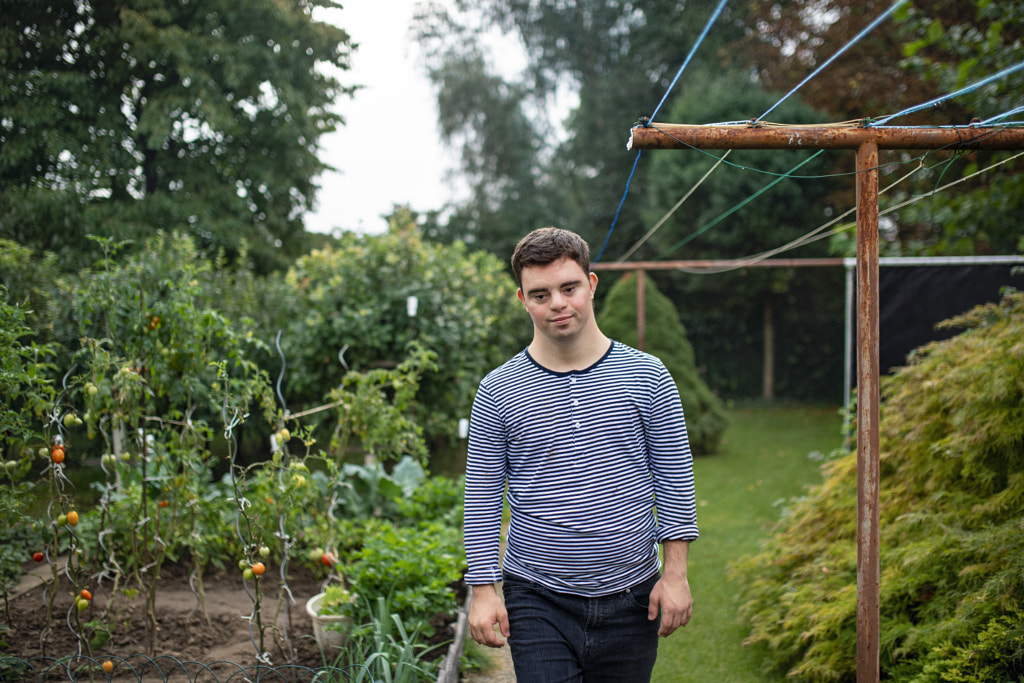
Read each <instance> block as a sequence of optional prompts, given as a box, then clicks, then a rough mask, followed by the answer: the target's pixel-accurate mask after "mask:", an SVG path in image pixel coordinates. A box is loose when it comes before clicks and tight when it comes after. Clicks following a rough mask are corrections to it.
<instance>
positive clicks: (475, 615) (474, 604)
mask: <svg viewBox="0 0 1024 683" xmlns="http://www.w3.org/2000/svg"><path fill="white" fill-rule="evenodd" d="M495 624H497V625H498V628H499V629H500V630H501V634H502V635H503V636H505V637H506V638H508V612H506V611H505V602H504V601H503V600H502V599H501V596H499V595H498V591H497V589H496V588H495V586H494V584H492V583H487V584H483V585H480V586H473V600H472V601H471V602H470V604H469V635H471V636H472V637H473V640H475V641H476V642H478V643H480V644H481V645H486V646H487V647H502V646H503V645H504V644H505V641H504V640H502V639H501V638H499V637H498V634H497V633H495V631H494V626H495Z"/></svg>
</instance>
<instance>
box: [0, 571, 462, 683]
mask: <svg viewBox="0 0 1024 683" xmlns="http://www.w3.org/2000/svg"><path fill="white" fill-rule="evenodd" d="M50 571H51V568H50V567H49V566H47V565H35V566H33V567H32V568H31V571H30V572H29V573H28V574H26V576H25V577H24V579H23V580H22V582H21V586H20V587H19V589H18V590H17V591H16V592H15V595H14V596H13V597H12V598H11V599H10V600H9V602H8V605H7V611H6V614H3V615H2V618H3V622H4V623H6V624H8V625H9V626H10V627H11V628H10V630H9V631H8V632H7V633H6V635H5V634H3V633H0V640H6V641H7V643H8V644H9V647H7V648H6V649H4V650H0V653H4V654H8V655H12V656H14V657H17V658H19V659H23V660H31V659H34V658H38V657H43V656H46V657H65V656H68V655H73V654H76V653H78V652H79V651H81V653H82V654H87V650H86V647H85V645H84V644H81V643H80V641H79V639H78V638H77V637H76V636H75V634H74V633H73V632H72V631H71V629H70V628H69V627H68V617H69V615H72V616H71V619H72V622H71V623H74V621H73V619H74V617H73V612H71V611H70V610H73V609H74V607H73V602H74V596H75V594H76V593H77V590H80V589H81V588H83V587H85V588H88V589H89V590H90V591H91V592H92V596H93V600H92V603H91V604H90V606H89V608H88V609H86V610H85V611H84V612H81V613H79V620H80V622H81V623H85V622H89V621H92V620H99V619H100V618H101V617H102V615H103V613H104V610H105V608H106V606H107V604H108V601H109V600H110V599H111V594H110V593H111V584H110V582H109V581H105V582H103V583H102V584H98V583H96V582H94V581H92V582H89V584H90V585H88V586H84V585H83V586H80V587H77V589H73V587H72V586H71V585H70V583H69V582H68V581H67V579H66V577H65V576H64V575H63V573H61V581H60V583H59V585H58V587H57V591H56V598H55V607H54V610H53V613H54V615H55V616H54V617H52V618H51V620H50V621H49V624H50V631H49V634H48V637H47V638H46V643H45V650H44V649H43V647H42V644H41V642H40V641H41V639H40V634H41V633H42V632H43V629H44V627H45V626H46V625H47V619H46V614H47V606H46V602H47V599H48V595H49V593H50V589H49V587H48V585H47V584H46V583H45V580H46V579H48V578H49V576H50ZM272 574H274V572H273V571H272V570H268V571H267V573H266V574H264V576H263V577H262V578H261V579H260V584H261V589H262V593H263V596H264V597H263V614H264V615H265V616H264V620H265V621H269V622H270V624H271V625H277V626H278V628H279V629H280V626H281V624H282V623H284V624H285V625H286V627H287V634H288V639H287V641H286V640H284V639H283V638H280V637H277V638H275V637H274V636H273V635H271V631H272V630H271V629H267V630H266V632H265V633H266V636H265V641H264V642H265V645H264V649H265V650H266V651H268V652H269V653H270V662H271V664H272V665H274V666H281V665H285V664H294V665H298V666H303V667H308V668H317V667H320V666H323V665H324V658H323V655H322V654H321V651H320V648H319V647H318V646H317V644H316V641H315V639H314V638H313V624H312V622H311V620H310V618H309V616H308V615H307V614H306V608H305V604H306V600H307V599H308V598H310V597H312V596H313V595H315V594H316V593H318V592H320V586H321V584H320V582H319V581H318V580H317V578H316V577H315V576H314V575H313V574H312V572H311V571H310V570H309V569H308V568H305V567H298V568H296V569H294V570H293V571H291V572H289V577H288V588H289V589H290V591H291V594H292V596H293V598H294V600H293V601H287V602H288V603H289V604H287V613H285V612H284V611H282V612H278V603H279V601H278V595H279V594H280V592H281V590H280V587H281V582H280V580H279V578H278V577H277V576H272ZM202 586H203V594H204V596H205V600H204V601H203V602H204V603H205V614H204V612H203V609H202V608H201V606H200V605H201V603H200V600H199V596H198V594H197V591H198V585H197V582H196V581H195V580H192V581H190V576H189V571H188V570H187V569H185V568H183V567H180V566H176V565H171V566H164V567H163V568H162V569H161V572H160V579H159V583H158V588H157V594H156V609H155V614H156V621H157V627H156V632H155V638H154V641H155V647H154V648H153V651H152V652H150V650H149V642H150V628H149V627H148V618H147V614H146V600H145V597H144V596H142V595H139V596H137V597H136V598H135V599H133V600H130V601H129V600H127V599H124V600H123V602H122V604H121V605H120V606H119V608H118V609H117V611H116V616H115V614H114V612H113V610H112V611H111V614H110V616H108V617H107V619H106V621H107V622H108V624H109V626H110V627H111V628H110V630H111V636H110V638H109V640H107V642H106V643H104V644H103V645H102V646H100V647H98V648H96V649H95V651H94V652H93V653H92V656H93V658H94V659H95V660H97V661H100V662H102V661H104V660H106V659H108V658H110V659H112V660H113V659H114V658H122V659H124V660H126V661H127V662H128V664H131V665H132V667H133V668H135V669H138V668H139V667H140V666H142V662H144V661H145V659H144V658H143V657H139V655H150V656H151V657H153V658H154V659H157V661H158V662H161V664H160V666H161V669H162V670H164V671H167V670H169V668H170V667H173V666H174V665H175V662H174V660H177V661H180V662H186V661H191V662H199V663H202V664H205V665H207V666H209V667H210V668H211V669H212V670H213V672H214V673H215V674H216V675H217V677H218V679H219V680H226V679H227V678H229V677H230V676H231V675H232V674H237V673H238V671H239V667H242V668H249V667H253V666H256V665H257V664H258V661H257V647H256V644H255V643H258V642H259V634H258V630H257V629H255V628H252V629H251V628H250V624H251V620H250V618H249V617H250V615H251V614H252V613H253V605H254V602H253V598H252V597H251V596H250V594H251V591H252V590H253V586H254V584H253V582H252V581H249V582H248V592H247V590H246V586H245V582H243V579H242V576H241V572H239V571H237V570H235V571H214V570H210V571H209V572H208V573H206V574H205V575H204V576H203V578H202ZM193 588H196V590H193ZM453 616H454V615H453ZM453 621H454V618H452V619H446V618H444V617H442V616H441V615H438V616H437V617H435V618H434V619H432V620H431V624H432V626H434V627H435V630H436V632H437V634H438V636H437V640H439V641H441V640H447V639H450V638H451V634H450V633H451V630H452V629H451V628H449V626H450V624H452V623H453ZM288 643H290V647H289V645H288ZM80 648H81V650H80ZM439 650H440V652H439V654H443V651H444V648H440V649H439ZM161 656H165V657H166V658H165V659H163V660H161V659H159V657H161ZM171 658H173V659H171ZM116 666H117V667H118V668H121V667H123V666H126V665H125V664H123V663H122V662H119V661H117V662H116ZM155 673H156V672H154V674H155ZM115 674H116V672H115ZM0 678H2V675H0ZM115 678H116V675H115ZM158 678H160V677H159V675H156V676H154V680H157V679H158ZM147 680H148V679H147Z"/></svg>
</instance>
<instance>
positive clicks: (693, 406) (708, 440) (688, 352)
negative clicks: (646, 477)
mask: <svg viewBox="0 0 1024 683" xmlns="http://www.w3.org/2000/svg"><path fill="white" fill-rule="evenodd" d="M644 309H645V312H646V320H647V326H646V336H645V338H646V342H647V343H646V344H645V348H644V350H645V351H647V352H648V353H651V354H653V355H655V356H657V357H658V358H659V359H660V360H661V362H662V363H664V364H665V367H666V368H667V369H668V371H669V373H670V374H671V375H672V379H674V380H675V382H676V388H677V389H679V398H680V400H681V401H682V404H683V412H684V413H685V415H686V431H687V434H688V436H689V438H690V447H691V448H692V450H693V452H694V453H695V454H708V453H714V452H715V451H716V450H718V445H719V443H721V440H722V434H723V433H724V432H725V428H726V426H727V420H726V416H725V406H723V405H722V402H721V400H720V399H719V398H718V397H717V396H715V394H714V393H712V391H711V389H709V388H708V385H707V384H705V383H704V380H703V379H702V378H701V376H700V372H699V370H698V366H697V360H696V356H695V355H694V352H693V346H691V345H690V340H689V339H687V336H686V328H685V327H683V323H682V322H681V321H680V320H679V313H678V312H677V311H676V307H675V306H674V305H673V304H672V302H671V301H670V300H669V299H668V297H666V296H665V295H664V294H662V293H661V292H659V291H658V288H657V287H656V286H655V284H654V282H653V281H652V280H651V279H650V278H646V279H645V282H644ZM598 322H599V324H600V326H601V329H602V330H603V331H604V332H605V334H607V335H609V336H611V337H612V338H613V339H617V340H619V341H621V342H622V343H624V344H629V345H631V346H634V347H635V346H636V345H637V307H636V275H634V274H632V273H630V274H627V275H624V276H622V277H621V278H619V280H618V281H617V282H616V283H615V284H614V285H612V288H611V291H609V293H608V296H607V298H606V300H605V303H604V306H603V307H602V309H601V314H600V316H599V317H598Z"/></svg>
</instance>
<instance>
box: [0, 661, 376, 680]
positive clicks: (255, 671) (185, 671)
mask: <svg viewBox="0 0 1024 683" xmlns="http://www.w3.org/2000/svg"><path fill="white" fill-rule="evenodd" d="M0 681H2V682H3V683H8V682H10V683H13V682H14V681H18V682H22V681H24V682H28V681H75V682H77V681H147V683H148V682H150V681H190V682H191V681H195V682H196V683H199V682H200V681H202V682H203V683H227V681H233V682H236V683H242V682H245V683H249V682H251V683H263V682H266V683H277V682H279V681H280V682H281V683H300V682H301V681H310V682H314V681H315V682H316V683H355V682H356V681H363V682H365V683H373V678H372V676H371V675H370V672H369V669H367V668H366V667H365V666H346V667H344V668H337V667H331V666H324V667H320V668H316V669H311V668H309V667H305V666H296V665H291V664H285V665H281V666H266V665H263V664H259V665H253V666H248V667H246V666H242V665H240V664H236V663H234V662H227V661H219V662H212V663H210V664H202V663H200V662H192V661H185V662H183V661H181V660H178V659H176V658H174V657H172V656H169V655H162V656H159V657H149V656H146V655H131V656H128V657H124V658H122V657H109V658H106V659H97V658H93V657H85V656H73V657H64V658H60V659H58V658H55V657H34V658H32V659H27V660H26V659H18V658H17V657H9V656H6V655H3V654H0Z"/></svg>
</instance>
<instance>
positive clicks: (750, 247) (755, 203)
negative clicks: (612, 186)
mask: <svg viewBox="0 0 1024 683" xmlns="http://www.w3.org/2000/svg"><path fill="white" fill-rule="evenodd" d="M690 82H691V83H692V84H693V86H694V87H693V88H688V89H686V90H684V91H683V92H681V93H680V95H679V96H678V97H676V98H675V99H674V100H673V101H672V102H671V107H670V109H669V113H668V117H669V118H670V119H671V120H672V121H679V122H707V121H732V120H743V119H747V118H752V117H754V116H757V115H759V114H760V113H762V112H764V111H766V110H768V109H769V108H771V107H772V106H773V105H775V103H777V102H778V101H779V99H780V98H781V97H782V95H781V94H779V93H771V92H766V91H764V90H763V89H762V88H761V86H760V85H759V84H758V83H756V82H755V81H753V80H752V79H751V78H750V76H749V75H748V74H746V73H743V72H738V71H734V72H710V71H707V70H698V71H697V72H696V73H692V74H690ZM822 119H823V114H821V113H820V112H816V111H815V110H813V109H811V108H809V107H807V106H806V105H804V104H802V103H801V102H800V101H799V99H798V98H796V97H792V98H789V99H787V100H786V101H784V102H782V103H781V104H780V105H779V106H778V107H777V108H776V109H775V110H774V112H773V120H778V121H785V122H787V123H796V124H810V123H819V122H821V121H822ZM724 154H725V153H724V152H722V151H715V152H713V153H702V152H698V151H673V152H656V153H652V157H653V160H652V161H651V162H650V163H651V179H650V181H649V182H648V186H647V194H646V196H644V197H643V199H642V206H643V215H644V217H645V219H646V222H647V223H648V224H650V225H654V224H656V223H658V222H659V221H660V220H661V219H662V218H664V217H666V216H667V217H668V220H666V221H665V222H664V223H663V224H662V227H661V228H660V229H659V230H658V232H656V233H654V235H653V236H652V237H651V238H650V239H649V240H648V241H647V243H645V244H644V245H643V246H642V247H640V249H638V250H637V251H636V252H635V254H634V256H633V257H632V258H634V259H637V260H645V259H652V260H663V259H727V258H744V257H748V256H753V255H756V254H759V253H761V252H763V251H767V250H770V249H775V248H778V247H781V246H783V245H786V244H788V243H790V242H791V241H793V240H795V239H797V238H799V237H800V236H802V235H804V234H806V233H808V232H810V231H811V230H813V229H814V228H817V227H818V226H819V225H820V224H821V223H823V222H824V221H825V220H826V216H827V213H826V207H828V198H829V197H831V196H836V195H837V193H836V192H835V191H834V188H835V187H836V183H837V179H836V178H829V177H827V176H828V175H829V172H830V171H845V170H848V169H846V168H844V167H843V165H842V162H843V160H844V159H843V158H842V156H840V154H837V153H827V154H816V153H814V152H804V151H801V152H780V151H766V150H736V151H733V152H730V153H729V155H728V157H726V158H725V162H723V164H722V165H721V166H720V167H719V168H718V169H717V170H716V171H715V172H714V173H712V174H711V175H708V176H707V178H706V179H704V181H703V182H701V179H702V178H704V176H705V174H707V173H708V171H709V170H710V169H711V168H712V165H713V164H714V163H716V160H717V159H716V158H715V157H721V156H723V155H724ZM848 159H849V158H848V157H847V160H848ZM786 174H790V176H789V177H786ZM840 178H841V176H840ZM686 195H689V196H688V199H687V200H686V203H684V204H683V205H682V206H681V207H680V208H679V209H677V210H676V211H675V212H674V213H671V214H669V212H670V210H671V209H672V208H673V206H674V205H675V204H676V203H677V202H678V201H679V199H680V198H681V197H684V196H686ZM842 198H843V199H844V200H845V201H846V204H840V205H839V206H838V207H835V208H838V209H840V210H845V208H846V207H847V206H849V205H852V203H853V196H852V194H851V195H847V196H844V197H842ZM828 210H833V211H834V209H833V208H832V207H828ZM826 253H827V246H826V243H824V242H817V243H813V244H810V245H807V246H803V247H801V248H800V249H799V250H797V251H792V252H789V253H787V254H786V256H800V257H810V256H823V255H825V254H826ZM837 270H838V269H837ZM659 284H661V286H662V288H663V291H665V292H666V294H667V295H668V296H669V297H670V298H671V299H672V300H673V301H675V302H677V305H678V306H679V307H680V310H681V315H682V318H683V321H684V323H685V324H686V327H687V329H688V330H689V332H690V336H691V339H693V343H694V345H695V347H696V348H697V350H698V355H699V356H700V357H701V358H702V360H703V362H704V363H706V364H707V366H708V374H707V381H708V382H709V383H710V384H711V386H713V387H714V388H715V389H716V390H717V391H721V392H722V393H723V394H725V395H729V396H750V395H758V394H762V395H767V396H772V395H779V396H786V397H789V398H796V397H800V398H802V399H817V400H821V399H822V398H824V397H825V396H828V397H834V396H835V392H833V391H831V390H830V388H832V387H839V386H840V385H841V365H840V364H839V363H838V359H839V358H840V356H841V354H840V350H841V348H842V335H841V330H842V322H841V320H842V291H843V290H842V287H843V283H842V277H841V275H837V273H835V272H827V271H825V270H823V269H816V270H813V271H812V270H808V269H778V268H775V269H767V268H759V269H742V270H734V271H731V272H725V273H719V274H713V275H706V276H695V275H688V274H680V273H676V274H665V275H660V276H659ZM703 302H714V305H706V304H705V305H702V303H703ZM829 328H831V330H832V332H831V334H830V333H829ZM773 333H774V334H776V335H777V341H776V343H775V344H774V347H775V348H777V349H781V350H783V351H782V352H781V353H779V354H778V357H777V358H776V359H775V361H774V365H770V366H769V367H770V368H772V369H774V370H775V376H776V379H777V381H776V382H775V385H776V386H775V387H768V386H764V384H763V383H762V378H763V375H764V367H763V364H762V362H761V359H762V358H763V356H764V354H763V352H762V348H763V345H764V344H765V341H766V340H769V341H770V335H771V334H773ZM796 349H800V352H796ZM768 362H769V363H771V362H772V361H770V360H769V361H768ZM829 368H834V372H831V373H830V372H829V370H828V369H829Z"/></svg>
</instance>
